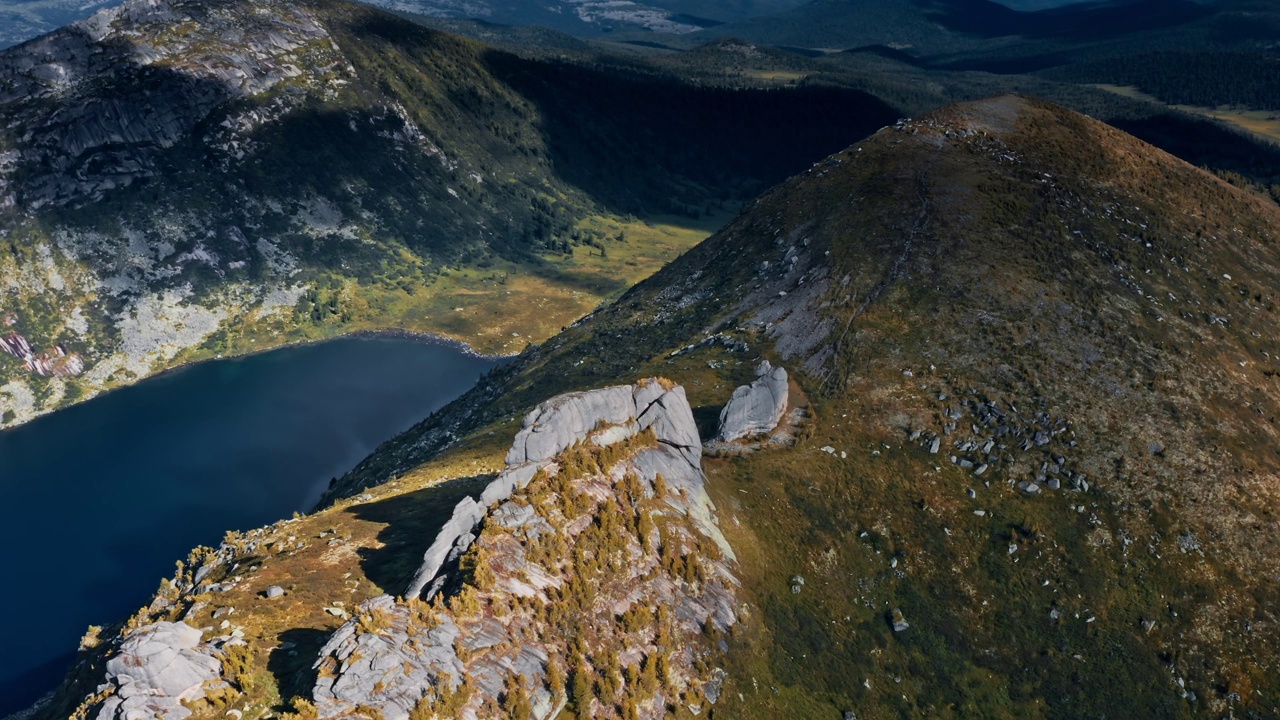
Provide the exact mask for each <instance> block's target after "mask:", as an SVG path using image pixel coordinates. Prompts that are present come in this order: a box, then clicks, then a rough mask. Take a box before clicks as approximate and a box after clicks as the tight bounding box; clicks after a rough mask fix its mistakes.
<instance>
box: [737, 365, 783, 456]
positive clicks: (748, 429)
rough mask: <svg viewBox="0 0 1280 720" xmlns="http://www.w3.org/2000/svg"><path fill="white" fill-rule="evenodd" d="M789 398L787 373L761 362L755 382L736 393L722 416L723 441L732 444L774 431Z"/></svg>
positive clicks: (740, 388)
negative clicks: (738, 440)
mask: <svg viewBox="0 0 1280 720" xmlns="http://www.w3.org/2000/svg"><path fill="white" fill-rule="evenodd" d="M787 396H788V389H787V371H786V370H784V369H783V368H781V367H774V366H772V365H770V364H769V361H768V360H764V361H762V362H761V363H760V366H759V367H757V368H756V379H755V381H754V382H752V383H751V384H750V385H743V386H741V387H739V388H738V389H737V390H734V391H733V397H732V398H730V399H729V404H728V405H725V406H724V410H722V411H721V412H720V439H721V440H723V441H725V442H730V441H733V440H737V439H738V438H744V437H750V436H752V435H759V434H761V433H767V432H769V431H770V430H773V429H774V428H775V427H777V426H778V421H780V420H781V419H782V415H783V413H785V412H786V410H787Z"/></svg>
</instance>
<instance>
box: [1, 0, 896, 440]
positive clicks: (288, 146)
mask: <svg viewBox="0 0 1280 720" xmlns="http://www.w3.org/2000/svg"><path fill="white" fill-rule="evenodd" d="M797 116H800V117H806V118H808V121H807V125H808V128H807V131H806V132H805V133H802V134H789V133H778V132H776V128H777V127H778V126H780V125H781V124H784V123H785V122H788V121H789V120H790V119H792V118H794V117H797ZM896 116H897V112H896V111H894V110H892V109H891V108H889V107H888V106H886V105H884V104H883V103H881V102H879V101H877V100H875V99H874V98H871V97H870V96H868V95H866V94H864V93H859V92H855V91H851V90H845V89H841V88H836V87H808V88H794V89H790V88H789V89H784V90H782V91H778V90H772V89H761V88H756V89H743V90H730V89H724V88H718V87H708V86H705V85H699V84H694V83H689V82H684V81H682V80H680V79H679V78H676V77H674V76H671V75H669V74H665V73H662V72H658V71H656V70H655V69H653V68H644V67H627V66H622V65H616V64H614V65H611V64H607V63H600V62H596V60H595V59H594V56H586V57H585V59H576V60H568V59H554V58H548V59H531V58H522V57H519V56H516V55H513V54H510V53H506V52H501V51H498V50H495V49H493V48H490V47H488V46H485V45H481V44H479V43H476V42H472V41H468V40H464V39H461V38H457V37H455V36H451V35H447V34H444V33H440V32H436V31H433V30H429V29H427V28H424V27H421V26H418V25H414V24H412V23H409V22H406V21H404V20H402V19H399V18H396V17H394V16H391V15H388V14H386V13H384V12H382V11H379V10H375V9H371V8H368V7H365V6H361V5H354V4H347V3H342V2H329V1H327V0H316V1H315V2H303V3H283V2H277V1H276V0H215V1H214V2H195V1H194V0H190V1H189V0H173V1H172V2H170V1H169V0H132V1H131V2H129V3H126V4H124V5H122V6H119V7H117V8H113V9H110V10H105V11H102V12H100V13H98V14H96V15H94V16H93V17H92V18H90V19H88V20H86V21H83V22H81V23H78V24H76V25H73V26H70V27H67V28H64V29H62V30H59V31H57V32H54V33H52V34H49V35H46V36H44V37H42V38H39V39H37V40H33V41H31V42H28V43H25V44H23V45H21V46H18V47H15V48H11V49H9V50H7V51H5V52H3V53H0V121H2V124H3V127H4V129H3V130H0V237H3V238H4V239H3V240H0V245H3V249H4V250H5V252H3V253H0V321H2V322H3V323H4V326H3V327H4V332H5V334H4V335H3V336H0V350H3V351H4V352H0V426H4V425H8V424H12V423H14V422H21V421H23V420H25V419H28V418H30V417H32V416H34V415H35V414H38V413H40V412H44V411H47V410H50V409H52V408H54V407H58V406H60V405H62V404H65V403H67V402H70V401H74V400H75V399H78V398H80V397H85V396H88V395H91V394H93V393H96V392H99V391H101V390H103V389H105V388H110V387H114V386H117V385H120V384H123V383H128V382H132V381H134V380H136V379H138V378H141V377H145V376H147V375H149V374H151V373H153V372H156V371H158V370H161V369H164V368H167V367H172V366H174V365H177V364H180V363H182V362H187V361H191V360H197V359H202V358H207V357H214V356H219V355H225V354H229V353H242V352H247V351H252V350H256V349H263V348H265V347H270V346H272V345H278V344H280V343H282V342H289V341H296V340H306V339H316V338H322V337H328V336H332V335H335V334H339V333H350V332H356V331H362V330H380V329H396V330H407V331H413V332H432V333H437V334H441V335H445V336H448V337H452V338H454V339H456V340H460V341H462V342H466V343H468V344H470V345H471V346H472V347H473V348H474V349H476V350H478V351H481V352H486V353H493V354H510V353H514V352H517V351H518V350H519V349H520V348H521V347H523V345H524V343H526V342H528V340H529V339H535V340H536V339H542V338H545V337H547V336H549V335H550V334H551V333H553V332H555V331H556V330H558V329H559V328H561V327H563V326H564V325H566V324H568V323H569V322H572V321H573V320H574V319H576V318H577V317H580V316H581V315H582V314H584V313H586V312H588V311H590V310H591V308H593V307H594V306H595V305H596V304H597V303H598V302H600V301H601V300H602V299H604V298H605V297H607V296H608V295H610V294H611V293H615V292H618V291H619V290H621V289H622V288H625V287H626V286H627V285H629V284H630V283H633V282H635V281H636V280H639V279H640V278H641V277H644V276H645V275H646V274H648V273H649V272H652V270H654V269H656V267H658V266H660V265H661V264H662V263H663V262H665V261H666V260H669V259H671V257H673V256H674V254H675V253H676V252H678V251H679V250H681V249H684V248H686V247H688V246H690V245H692V244H693V243H694V242H696V241H697V240H698V239H701V238H702V237H705V236H706V232H707V231H706V230H704V229H702V228H704V227H705V224H706V223H708V222H710V223H712V224H714V222H715V220H714V218H715V217H717V216H718V215H722V214H723V213H724V212H725V210H724V208H726V207H732V206H733V205H735V204H736V203H739V202H741V201H743V200H745V199H746V198H748V197H750V196H751V195H753V194H755V193H757V192H759V191H760V190H761V189H763V188H764V187H767V186H768V185H769V184H772V183H774V182H777V181H778V180H780V179H782V178H783V177H785V176H786V175H787V174H789V173H792V172H795V171H798V170H799V169H801V168H803V167H805V166H807V165H808V164H810V163H812V162H813V161H815V160H816V159H818V158H821V157H822V156H824V155H825V154H827V153H829V152H831V151H833V150H835V149H838V148H839V147H842V146H843V145H845V144H847V143H848V142H850V141H851V140H853V139H856V138H857V137H861V136H864V135H865V134H867V133H869V132H870V131H872V130H874V129H875V128H877V127H880V126H882V125H884V124H885V123H887V122H890V121H891V120H892V119H893V118H894V117H896ZM707 218H711V219H710V220H708V219H707ZM495 315H497V316H499V317H500V318H502V319H501V320H498V321H496V322H495V321H493V320H492V318H493V317H494V316H495Z"/></svg>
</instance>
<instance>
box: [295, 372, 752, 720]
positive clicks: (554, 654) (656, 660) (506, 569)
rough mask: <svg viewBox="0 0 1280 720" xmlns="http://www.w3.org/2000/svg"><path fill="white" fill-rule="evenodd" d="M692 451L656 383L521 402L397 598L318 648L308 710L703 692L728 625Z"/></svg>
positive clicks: (678, 698) (694, 439)
mask: <svg viewBox="0 0 1280 720" xmlns="http://www.w3.org/2000/svg"><path fill="white" fill-rule="evenodd" d="M700 448H701V444H700V442H699V440H698V434H697V428H696V427H695V426H694V423H693V416H692V414H691V411H690V408H689V405H688V402H687V401H686V400H685V396H684V392H683V389H682V388H680V387H678V386H676V387H668V385H667V384H666V381H661V380H657V379H651V380H647V381H643V382H641V383H640V384H638V385H635V386H620V387H612V388H606V389H603V390H594V391H590V392H586V393H573V394H569V395H562V396H559V397H557V398H553V399H552V400H549V401H547V402H545V403H543V404H542V405H540V406H538V408H536V409H535V410H533V411H532V412H531V413H529V415H528V416H527V417H526V418H525V421H524V428H523V429H522V430H521V431H520V433H519V434H518V435H517V436H516V441H515V444H514V445H513V447H512V448H511V451H510V452H509V453H508V455H507V463H508V465H507V468H506V469H505V470H504V471H503V472H502V473H501V474H499V476H498V477H497V478H496V479H495V480H494V481H493V482H492V483H491V484H490V485H489V486H488V487H486V489H485V490H484V492H483V493H481V496H480V499H479V501H478V502H477V501H473V500H471V499H469V498H468V499H466V500H463V501H462V502H461V503H460V504H459V505H458V507H457V509H456V510H455V512H454V515H453V519H452V520H450V522H449V523H447V524H446V525H445V528H444V529H443V530H442V532H441V533H440V535H438V536H437V538H436V540H435V541H434V543H433V544H432V546H431V549H430V550H428V551H427V556H426V558H425V561H424V564H423V566H422V567H421V568H420V569H419V571H418V573H417V574H416V576H415V578H414V580H413V582H412V583H411V584H410V587H409V589H408V591H407V592H406V593H405V595H404V597H405V598H407V601H400V602H397V601H396V600H394V599H393V598H391V597H389V596H382V597H378V598H374V599H373V600H370V601H368V602H366V603H365V604H364V605H362V606H361V607H360V610H359V612H358V614H357V616H356V617H355V618H353V619H352V620H351V621H349V622H348V623H347V624H346V625H344V626H343V627H342V628H341V629H339V630H338V632H337V633H335V634H334V636H333V637H332V639H330V640H329V642H328V643H327V644H326V645H325V647H324V648H323V649H322V650H321V655H320V660H319V662H318V665H317V667H318V669H319V679H318V681H317V683H316V687H315V689H314V697H315V699H316V703H317V707H318V709H319V713H320V716H321V717H323V718H329V717H335V718H336V717H352V716H355V715H358V714H359V713H360V712H361V711H362V710H364V709H368V708H373V709H377V710H378V711H379V712H381V713H382V715H383V716H384V717H386V718H387V719H388V720H401V719H402V718H407V717H409V716H410V714H411V713H412V714H413V716H414V717H433V716H435V717H466V718H474V717H493V716H495V714H498V713H497V710H498V709H499V708H501V709H502V711H503V712H505V713H507V714H509V715H510V716H512V717H533V718H550V717H554V716H555V715H556V714H557V713H558V712H559V710H560V709H561V708H562V707H564V705H565V704H566V703H570V702H571V703H573V704H574V706H575V707H577V708H578V711H579V713H580V714H592V715H594V716H595V717H645V718H651V717H664V716H666V715H667V714H668V713H669V712H670V710H671V709H673V708H675V707H676V706H685V707H688V708H689V709H690V711H698V710H700V709H701V708H702V707H703V706H704V705H705V704H707V703H713V702H715V700H716V699H717V698H718V696H719V692H720V684H721V680H722V678H721V676H722V671H719V670H715V669H714V668H712V667H711V666H710V664H709V663H711V662H713V661H714V660H713V659H714V658H715V657H717V656H718V655H719V653H721V652H722V651H723V649H724V648H723V647H722V646H721V645H720V643H719V642H718V641H717V639H718V638H720V637H721V636H722V635H723V633H725V632H726V631H728V630H729V629H730V628H731V627H732V626H733V625H734V623H735V622H736V619H737V616H736V612H737V610H736V601H735V596H736V586H737V580H736V579H735V578H734V576H733V571H732V568H733V565H734V561H733V553H732V550H730V548H729V547H728V544H727V543H726V541H725V540H724V537H723V535H721V533H720V531H719V529H718V528H717V527H716V525H715V520H714V518H713V516H712V510H713V508H712V505H711V502H710V500H709V499H708V497H707V494H706V489H705V487H704V481H705V477H704V476H703V474H702V470H701V467H700V465H699V460H700V454H701V453H700ZM423 588H426V594H425V598H427V599H433V598H434V601H433V602H432V603H426V602H423V601H421V600H419V599H418V596H419V593H420V592H422V591H423ZM593 678H594V679H593Z"/></svg>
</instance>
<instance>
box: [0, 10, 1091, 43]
mask: <svg viewBox="0 0 1280 720" xmlns="http://www.w3.org/2000/svg"><path fill="white" fill-rule="evenodd" d="M1082 1H1086V0H1006V1H1005V2H1004V3H1003V5H1004V6H1007V7H1009V8H1013V9H1015V10H1020V11H1036V10H1044V9H1048V8H1054V7H1060V6H1063V5H1071V4H1076V3H1079V2H1082ZM119 3H120V0H87V1H84V2H81V1H79V0H2V1H0V48H4V47H8V46H10V45H16V44H18V43H20V42H23V41H25V40H29V39H31V38H33V37H36V36H38V35H42V34H44V33H46V32H50V31H52V30H54V29H56V28H58V27H61V26H63V25H66V24H69V23H72V22H75V21H77V20H81V19H83V18H86V17H88V16H89V15H90V14H92V13H93V12H95V11H96V10H100V9H103V8H107V7H114V6H115V5H118V4H119ZM369 4H371V5H375V6H378V7H382V8H385V9H388V10H394V11H397V12H406V13H413V14H417V15H423V16H427V17H439V18H465V19H477V20H485V21H488V22H493V23H497V24H501V25H512V26H526V25H527V26H541V27H546V28H550V29H553V30H559V31H561V32H565V33H569V34H572V35H577V36H581V37H600V36H605V35H609V34H614V33H623V34H627V33H635V32H641V33H644V32H653V33H676V34H679V33H691V32H696V31H698V30H701V29H704V28H708V27H714V26H716V25H720V24H726V23H736V22H741V21H744V20H748V19H750V18H757V17H763V16H768V15H773V14H775V13H780V12H785V11H787V10H791V9H793V8H796V7H799V6H801V5H803V4H805V3H804V2H803V0H645V1H644V2H639V1H637V0H543V1H539V2H533V1H531V0H370V1H369ZM819 4H820V3H819ZM859 4H864V5H866V6H867V7H869V8H875V7H876V5H875V4H874V3H859Z"/></svg>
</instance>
